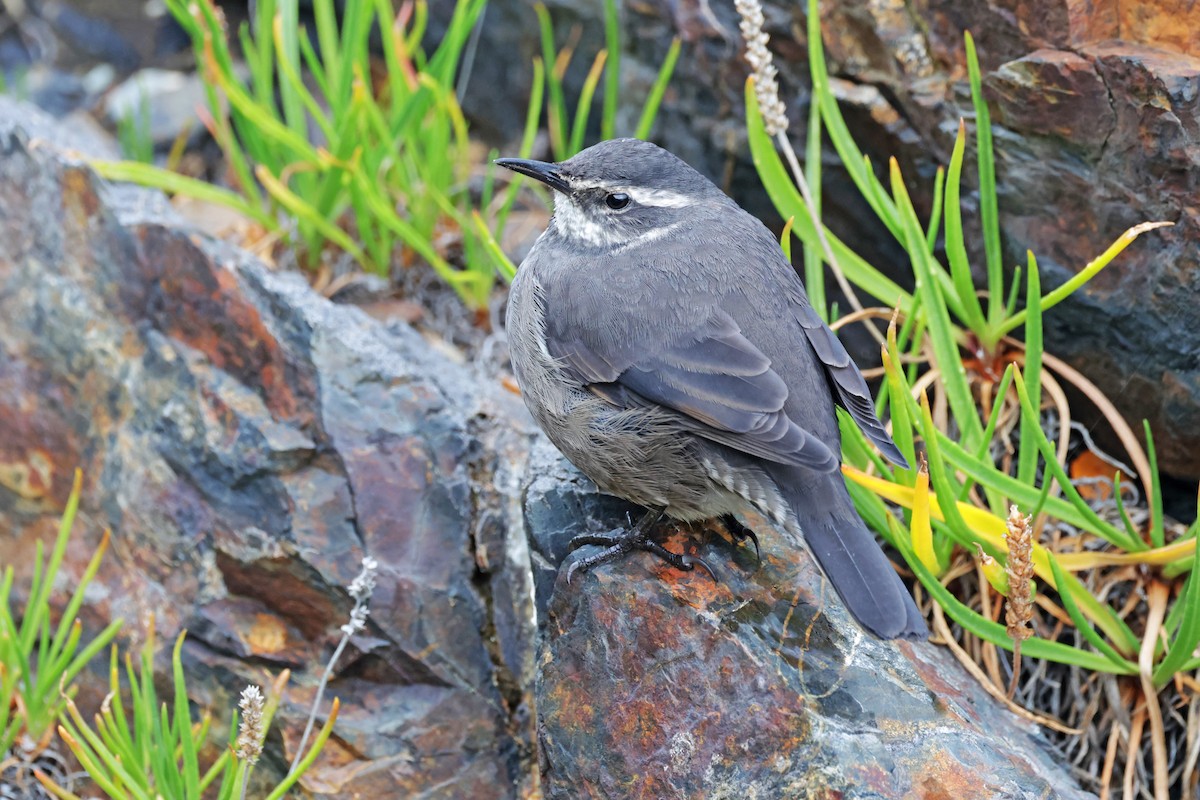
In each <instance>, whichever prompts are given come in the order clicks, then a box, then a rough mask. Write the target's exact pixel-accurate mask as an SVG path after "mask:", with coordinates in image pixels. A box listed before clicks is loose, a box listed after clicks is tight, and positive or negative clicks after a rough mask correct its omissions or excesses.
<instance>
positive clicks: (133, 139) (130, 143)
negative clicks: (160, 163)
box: [117, 96, 154, 164]
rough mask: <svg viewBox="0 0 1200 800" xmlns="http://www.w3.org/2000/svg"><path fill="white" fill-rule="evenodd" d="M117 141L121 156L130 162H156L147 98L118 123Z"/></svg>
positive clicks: (142, 99) (143, 98)
mask: <svg viewBox="0 0 1200 800" xmlns="http://www.w3.org/2000/svg"><path fill="white" fill-rule="evenodd" d="M117 141H118V142H119V143H120V145H121V155H122V156H124V157H125V158H126V159H127V160H129V161H136V162H138V163H141V164H150V163H152V162H153V161H154V140H153V139H152V138H151V136H150V104H149V103H148V102H146V98H145V96H142V97H141V99H140V100H139V101H138V104H137V108H136V109H135V110H134V111H133V112H132V113H130V114H126V115H125V116H123V117H121V119H119V120H118V121H117Z"/></svg>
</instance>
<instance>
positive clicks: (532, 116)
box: [475, 0, 681, 281]
mask: <svg viewBox="0 0 1200 800" xmlns="http://www.w3.org/2000/svg"><path fill="white" fill-rule="evenodd" d="M534 11H535V13H536V14H537V19H538V30H539V32H540V36H541V45H542V56H541V58H535V59H534V60H533V85H532V87H531V88H530V93H529V108H528V112H527V115H526V118H525V133H524V136H523V137H522V139H521V148H520V151H519V152H518V153H517V157H519V158H529V156H530V154H531V153H532V152H533V145H534V141H535V139H536V137H537V132H538V123H539V122H540V120H541V114H542V110H543V109H542V106H543V99H544V104H545V112H546V130H547V133H548V137H549V141H550V152H551V157H552V158H553V159H554V160H555V161H565V160H566V159H568V158H570V157H571V156H573V155H575V154H576V153H578V152H579V151H580V150H582V149H583V148H584V143H585V137H586V135H587V129H588V120H589V118H590V115H591V110H592V104H593V99H594V97H595V93H596V89H597V88H598V87H599V85H600V83H601V81H603V84H604V97H603V103H602V105H601V118H600V137H601V139H611V138H613V137H614V136H617V135H618V134H617V110H618V109H619V107H620V84H621V81H620V68H621V29H620V21H619V19H618V15H617V4H616V0H605V2H604V42H605V49H604V50H602V51H600V52H599V53H597V54H596V56H595V58H594V59H593V60H592V66H591V68H590V69H589V70H588V74H587V77H586V78H585V80H584V83H583V87H582V90H581V91H580V95H579V100H578V103H577V104H576V106H575V111H574V113H572V112H571V110H570V107H569V104H568V103H567V99H566V91H565V89H564V88H563V80H564V77H565V76H566V72H567V69H568V68H569V67H570V65H571V60H572V59H573V58H574V47H573V46H572V45H568V46H566V47H564V48H563V49H561V50H556V49H555V44H554V24H553V22H552V21H551V19H550V12H549V11H548V10H547V9H546V7H545V6H544V5H542V4H541V3H538V4H537V5H535V6H534ZM680 47H681V44H680V40H679V38H678V37H676V38H675V39H674V40H673V41H672V42H671V46H670V48H668V50H667V55H666V57H665V58H664V59H663V63H662V64H661V65H660V67H659V70H658V74H657V75H656V76H655V79H654V83H653V84H652V85H651V88H650V92H649V94H648V96H647V98H646V101H645V103H644V104H643V106H642V112H641V115H640V116H639V118H638V122H637V125H636V127H635V128H634V130H633V131H632V135H633V136H634V138H637V139H645V138H647V137H648V136H649V135H650V132H651V130H652V129H653V127H654V121H655V120H656V119H657V118H658V110H659V108H660V107H661V105H662V101H663V96H664V95H665V94H666V91H667V85H668V84H669V83H670V80H671V75H672V74H673V73H674V71H675V64H676V62H677V61H678V60H679V53H680ZM547 64H549V65H550V66H549V67H546V65H547ZM491 185H492V173H491V172H489V173H488V181H487V184H486V186H487V190H486V191H485V194H484V198H483V202H482V203H481V204H480V205H481V207H482V208H484V209H488V208H490V207H491V206H492V205H493V203H492V195H491ZM524 185H529V184H528V182H527V181H526V180H525V177H524V176H523V175H514V176H512V177H511V178H510V180H509V183H508V187H507V188H506V189H505V191H504V193H503V195H501V197H499V198H497V203H496V205H497V206H498V210H497V211H496V212H495V222H494V224H493V225H492V226H491V228H489V227H488V226H487V224H486V223H485V222H484V221H483V218H482V216H481V215H478V214H477V215H476V219H475V225H476V229H477V232H478V233H479V235H480V238H481V239H482V240H483V242H484V246H485V248H486V249H487V250H488V251H489V252H490V254H491V258H492V260H493V261H494V262H495V263H496V264H497V269H498V271H499V272H500V274H501V275H502V276H503V277H504V278H505V280H509V281H511V280H512V279H513V276H514V275H516V272H517V268H516V265H514V264H513V263H512V261H511V260H510V259H509V258H508V256H507V255H505V253H504V252H503V250H502V249H501V247H500V245H499V244H498V242H497V239H499V238H500V237H501V236H502V235H503V232H504V226H505V222H506V221H507V219H508V215H509V213H510V212H511V210H512V207H513V204H514V203H515V202H516V198H517V193H518V191H519V190H520V188H521V187H522V186H524ZM533 188H534V190H535V191H536V192H538V193H539V195H541V196H543V197H545V194H544V192H543V190H542V188H541V187H540V186H534V187H533ZM546 202H547V204H549V201H548V199H547V200H546Z"/></svg>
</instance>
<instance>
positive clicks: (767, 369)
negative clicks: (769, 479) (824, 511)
mask: <svg viewBox="0 0 1200 800" xmlns="http://www.w3.org/2000/svg"><path fill="white" fill-rule="evenodd" d="M567 330H568V329H567V328H565V327H564V326H561V325H555V324H553V323H551V324H549V325H548V326H547V331H546V344H547V350H548V351H549V353H550V355H551V356H552V357H554V358H555V359H558V360H559V362H560V363H561V364H562V365H563V366H564V368H566V369H569V370H571V371H572V372H574V374H575V377H577V378H578V379H579V380H580V381H581V382H582V383H584V384H585V385H586V386H587V387H588V388H589V389H590V390H591V391H592V392H594V393H595V394H597V395H599V396H600V397H603V398H605V399H606V400H608V401H609V402H611V403H613V404H614V405H616V406H618V407H621V408H636V407H645V408H649V407H660V408H666V409H669V410H671V411H673V412H675V413H676V414H677V418H678V420H679V422H680V424H681V426H682V427H683V428H685V429H686V430H688V431H690V432H692V433H695V434H697V435H699V436H702V437H704V438H706V439H710V440H712V441H715V442H719V443H721V444H724V445H727V446H729V447H732V448H734V449H736V450H740V451H742V452H744V453H748V454H750V455H754V456H758V457H760V458H763V459H766V460H768V461H774V462H777V463H780V464H791V465H795V466H803V467H808V468H809V469H815V470H820V471H824V472H830V471H833V470H835V469H837V464H838V461H837V457H836V456H835V455H834V454H833V452H832V451H831V450H830V449H829V447H828V446H826V445H825V443H824V442H822V441H821V440H819V439H818V438H817V437H815V436H813V435H812V434H811V433H810V432H808V431H806V430H804V428H802V427H800V426H799V425H797V424H796V423H795V421H793V420H792V419H790V418H789V417H788V415H787V413H786V412H785V411H784V405H785V403H786V402H787V398H788V387H787V384H785V383H784V381H783V379H782V378H781V377H780V376H779V375H778V373H776V372H775V371H774V370H773V369H772V368H771V361H770V359H769V358H767V356H765V355H764V354H763V353H762V351H761V350H759V349H758V348H757V347H756V346H755V345H754V344H753V343H752V342H750V340H749V339H747V338H746V337H745V336H743V335H742V333H741V331H740V330H739V328H738V325H737V324H736V323H735V322H734V320H733V318H732V317H730V316H729V315H728V314H727V313H725V312H724V311H721V310H720V309H712V310H711V311H710V313H709V318H708V319H707V320H706V321H704V322H703V323H702V324H700V325H699V326H697V327H695V328H694V329H693V330H692V331H691V332H690V333H689V335H684V336H676V337H673V340H672V341H659V342H650V343H649V344H648V345H647V343H645V342H642V343H641V346H640V347H638V348H634V347H632V346H629V344H628V343H627V344H626V345H625V346H620V345H616V346H614V347H612V348H605V350H604V351H602V350H601V348H599V347H597V346H592V345H589V343H588V342H587V341H586V340H585V337H586V338H594V337H589V336H587V333H589V332H593V333H594V331H589V330H588V328H587V327H584V328H579V327H572V328H569V330H574V331H575V332H576V334H579V333H583V334H584V335H582V336H581V335H574V336H572V335H570V334H568V333H567ZM609 350H611V352H609Z"/></svg>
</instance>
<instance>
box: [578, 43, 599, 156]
mask: <svg viewBox="0 0 1200 800" xmlns="http://www.w3.org/2000/svg"><path fill="white" fill-rule="evenodd" d="M607 57H608V54H607V53H606V52H604V51H603V50H601V51H600V52H599V53H597V54H596V60H595V61H593V62H592V68H591V69H590V70H588V74H587V77H586V78H585V79H584V81H583V88H582V89H581V90H580V92H579V105H577V106H576V107H575V122H574V123H573V124H572V126H571V142H570V153H571V155H575V154H576V153H578V152H579V151H580V150H582V149H583V137H584V135H585V134H586V133H587V123H588V117H589V116H590V115H591V111H592V98H593V97H594V96H595V94H596V87H597V86H598V85H599V84H600V78H601V76H602V75H603V74H604V62H605V59H606V58H607Z"/></svg>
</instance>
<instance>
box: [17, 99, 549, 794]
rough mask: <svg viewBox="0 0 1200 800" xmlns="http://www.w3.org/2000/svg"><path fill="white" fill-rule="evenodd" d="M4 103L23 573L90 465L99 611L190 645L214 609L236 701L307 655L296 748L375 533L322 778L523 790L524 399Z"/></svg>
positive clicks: (213, 671)
mask: <svg viewBox="0 0 1200 800" xmlns="http://www.w3.org/2000/svg"><path fill="white" fill-rule="evenodd" d="M4 108H9V109H11V110H13V111H14V114H13V116H10V117H8V118H6V119H4V120H3V121H2V122H0V287H2V289H0V420H2V422H0V428H2V431H3V432H2V433H0V531H2V532H3V534H2V536H3V544H2V545H0V552H2V553H3V555H2V556H0V561H3V563H4V564H5V565H9V564H12V565H13V566H15V567H16V568H17V570H18V578H17V584H16V585H17V586H19V587H20V586H24V585H26V580H27V578H28V573H29V569H30V567H31V566H32V564H33V547H34V543H35V541H37V540H38V539H44V538H45V537H46V536H47V535H50V534H51V533H52V531H53V530H54V527H55V524H54V520H55V519H56V518H57V516H58V514H59V512H60V510H61V507H62V504H63V502H64V501H65V499H66V492H67V490H68V488H69V483H70V476H71V473H72V471H73V470H74V468H75V467H76V466H81V467H82V468H83V471H84V474H85V488H84V500H83V505H82V509H81V512H80V517H79V520H78V522H77V524H76V538H75V540H74V542H73V545H72V548H71V553H70V555H69V556H68V562H67V567H66V570H67V572H66V574H65V575H64V579H66V580H69V579H71V578H72V576H78V574H79V571H80V569H81V568H82V565H83V564H84V563H85V562H86V559H87V558H88V557H89V556H90V554H91V551H92V549H93V548H94V546H95V544H96V542H97V540H98V537H99V536H100V533H101V531H102V530H103V529H105V528H111V529H112V531H113V544H112V549H111V551H110V553H109V555H108V557H107V558H106V559H105V562H104V564H103V567H102V569H101V572H100V574H99V576H98V578H97V581H96V583H95V584H94V585H93V588H92V589H91V590H89V602H88V604H87V607H86V613H85V621H86V623H87V625H88V626H89V628H90V629H92V630H95V629H96V628H97V626H99V625H101V624H103V623H105V622H106V621H107V620H109V619H111V618H115V617H122V618H124V619H125V620H127V624H126V627H125V630H124V632H123V634H122V636H123V643H124V645H125V646H129V645H130V644H131V643H136V642H139V641H141V640H142V639H143V638H144V637H145V635H146V633H147V626H148V624H149V620H150V619H151V618H152V617H153V618H154V619H155V620H156V624H157V629H158V632H159V636H160V638H161V640H162V641H166V642H169V641H171V640H172V639H173V638H174V637H175V636H176V635H177V634H178V633H179V632H180V631H181V630H183V629H185V628H186V629H187V630H188V631H189V637H188V644H187V646H186V647H185V650H184V653H185V669H186V670H187V672H188V674H189V676H190V678H191V682H190V688H191V691H192V696H193V699H194V700H195V701H196V702H197V703H198V704H199V705H200V706H201V707H207V708H211V709H212V710H213V712H214V714H215V716H216V718H217V719H218V720H221V721H224V720H228V718H229V714H230V712H231V711H232V709H233V707H234V704H235V702H236V694H237V693H238V692H239V691H240V690H241V688H242V687H243V686H244V685H245V684H247V683H258V684H260V685H262V684H263V683H264V675H265V672H264V669H265V670H266V672H269V673H277V672H278V671H279V670H280V669H282V668H283V667H285V666H286V667H291V668H292V669H293V670H294V671H295V677H294V678H293V683H292V687H291V688H290V690H289V694H288V696H287V699H286V701H285V703H284V705H283V707H282V708H281V712H280V716H279V717H277V720H278V724H279V726H280V728H281V729H282V731H283V739H284V741H285V742H287V744H288V746H289V747H294V746H295V744H296V742H297V740H298V738H299V732H300V729H301V728H302V726H303V724H304V720H305V718H306V716H307V713H308V704H309V702H310V701H311V699H312V694H313V688H314V686H315V684H316V682H317V680H318V679H319V677H320V675H321V672H322V670H323V666H324V663H325V662H326V661H327V660H328V659H329V657H330V655H331V653H332V650H333V647H334V645H335V644H336V643H337V641H338V639H339V638H340V636H341V631H340V630H339V628H340V626H341V625H342V624H344V623H345V622H346V619H347V614H348V611H349V609H350V607H351V605H352V603H351V600H350V598H349V597H348V595H347V591H346V587H347V585H348V584H349V583H350V581H351V580H352V579H353V578H354V576H355V575H356V573H357V572H358V571H359V564H360V561H361V559H362V557H363V556H364V555H367V554H369V555H371V556H373V557H374V558H376V559H377V560H378V562H379V565H380V567H379V568H380V574H379V578H378V588H377V589H376V591H375V594H374V597H373V600H372V602H371V616H370V619H369V623H368V627H367V629H366V630H365V631H364V632H362V633H361V634H359V635H356V636H355V637H354V638H353V639H352V640H351V642H350V645H349V647H348V648H347V652H346V654H345V656H344V657H343V658H342V660H341V661H340V662H339V665H338V668H337V670H336V671H335V674H334V678H333V681H332V682H331V685H330V692H329V694H330V695H331V696H332V695H336V696H338V697H340V699H341V703H342V709H343V714H342V717H341V720H340V722H339V729H338V730H339V733H338V735H337V736H335V738H334V739H333V740H332V741H331V742H330V744H329V745H328V746H327V748H326V754H327V758H326V760H325V761H322V763H321V765H320V766H319V767H318V768H317V769H316V770H315V771H314V772H313V773H312V775H311V777H310V787H321V789H322V791H324V792H327V793H329V794H330V795H336V796H348V795H351V794H356V793H361V794H368V793H373V794H378V795H380V796H396V795H395V794H394V793H395V792H397V791H399V792H400V793H401V795H402V796H406V797H473V798H507V797H513V796H516V795H518V794H520V793H523V792H524V791H525V790H524V789H523V788H522V787H523V786H526V785H527V784H528V782H529V781H530V780H531V774H532V773H531V766H530V763H531V762H530V754H531V753H532V747H533V744H532V735H531V730H530V728H529V726H528V724H526V723H521V722H517V721H514V720H517V719H524V717H520V716H519V715H518V710H517V709H518V708H520V707H523V706H527V705H529V703H528V702H527V699H526V698H527V695H528V689H527V688H526V687H528V686H530V685H531V683H532V680H531V672H532V665H533V653H534V639H533V636H534V628H533V612H532V602H531V600H529V598H531V597H532V584H531V578H530V568H529V564H528V551H527V550H526V549H525V547H524V542H525V539H524V535H523V527H522V526H521V525H520V518H519V505H518V504H517V503H518V494H517V492H518V491H519V481H518V479H517V477H516V475H518V474H519V473H520V472H521V471H522V469H523V464H524V459H525V453H526V451H527V449H528V446H529V440H530V435H531V423H530V422H529V419H528V417H527V415H526V413H525V411H524V409H523V408H521V406H520V401H519V400H518V399H517V398H516V397H514V396H513V395H512V394H511V393H509V392H507V391H504V390H503V389H501V388H500V386H499V383H498V382H493V383H484V384H481V383H477V382H475V381H474V380H473V379H472V378H471V377H470V375H469V373H468V371H467V370H465V369H462V368H459V367H456V366H454V365H452V364H447V363H446V362H445V361H444V360H443V359H440V358H438V357H437V356H436V355H435V354H434V353H433V352H432V351H431V350H430V348H429V347H428V346H427V345H426V344H425V342H424V340H423V339H421V337H419V336H418V335H417V334H415V333H414V332H412V331H411V329H408V328H403V327H396V328H390V329H385V328H383V327H382V326H381V325H379V324H378V323H376V322H375V321H374V320H371V319H370V318H369V317H367V316H366V315H365V314H363V313H361V312H360V311H358V310H356V309H352V308H347V307H343V306H336V305H333V304H331V303H329V302H327V301H325V300H323V299H322V298H320V297H318V296H317V295H316V294H315V293H313V292H312V291H311V290H310V289H309V287H308V286H307V284H306V283H305V281H304V279H303V278H302V277H301V276H299V275H296V274H274V273H271V272H270V271H268V270H267V269H265V268H264V267H263V266H262V265H260V264H259V263H257V262H255V261H254V260H253V259H251V258H250V257H249V256H247V255H246V254H245V253H242V252H240V251H237V250H235V249H233V248H231V247H228V246H225V245H222V244H221V243H219V242H214V241H211V240H208V239H206V238H205V237H203V236H201V235H198V234H195V233H193V232H192V231H189V230H188V229H186V228H185V227H184V226H183V225H182V224H181V223H180V221H179V220H178V218H177V217H175V216H174V215H173V213H172V212H171V209H170V206H169V205H167V204H166V203H165V202H164V201H163V199H162V196H161V195H159V194H157V193H153V192H148V191H144V190H139V189H134V188H132V187H107V186H105V185H104V184H103V182H102V181H99V180H98V179H96V178H95V177H94V176H93V175H92V173H91V172H90V171H89V170H88V169H87V168H86V166H84V165H83V164H81V163H79V162H77V161H74V160H72V159H71V158H70V157H68V156H65V155H64V154H63V153H62V152H60V151H59V150H57V149H56V148H55V146H54V144H53V143H52V142H50V141H48V140H46V139H43V138H40V135H39V134H38V133H34V134H33V135H29V134H26V133H24V132H22V131H21V130H19V129H18V128H17V127H16V125H15V124H14V119H20V120H23V121H30V122H31V123H32V125H33V127H34V129H35V131H36V130H37V125H38V120H37V117H36V114H35V113H34V112H32V111H31V110H30V109H29V108H28V107H23V106H17V107H15V108H14V107H11V106H8V107H0V110H3V109H4ZM60 602H61V601H60ZM506 615H508V616H510V617H511V618H505V619H501V617H505V616H506ZM163 658H166V655H160V664H161V663H162V659H163ZM99 671H100V672H103V670H102V669H100V670H99ZM93 680H98V681H106V680H107V679H106V677H105V676H104V675H101V674H97V675H95V676H94V677H93ZM96 694H102V691H101V692H99V693H96V692H90V693H89V691H85V692H84V695H86V696H91V695H96ZM325 707H326V708H327V707H328V697H327V698H326V706H325ZM93 711H95V708H85V710H84V713H85V714H90V713H92V712H93ZM272 741H273V742H278V741H279V740H278V739H272ZM275 746H276V747H278V745H277V744H276V745H275ZM270 761H271V762H273V763H283V755H282V754H279V753H276V755H275V756H274V757H273V758H272V759H270ZM397 787H401V788H400V789H397Z"/></svg>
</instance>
